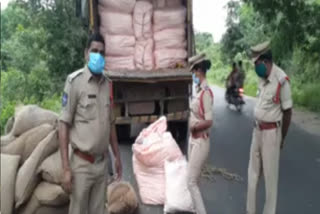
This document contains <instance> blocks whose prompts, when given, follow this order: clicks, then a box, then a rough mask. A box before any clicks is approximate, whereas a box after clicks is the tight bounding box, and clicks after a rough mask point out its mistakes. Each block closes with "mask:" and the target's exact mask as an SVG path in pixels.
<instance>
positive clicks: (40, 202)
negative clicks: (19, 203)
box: [19, 182, 69, 214]
mask: <svg viewBox="0 0 320 214" xmlns="http://www.w3.org/2000/svg"><path fill="white" fill-rule="evenodd" d="M68 202H69V196H68V194H67V193H65V192H64V191H63V189H62V187H61V186H59V185H55V184H50V183H47V182H41V183H40V184H39V185H38V186H37V188H36V189H35V190H34V192H33V194H32V197H31V198H30V200H29V201H28V203H27V204H26V205H25V206H23V207H22V208H21V209H20V210H19V214H34V213H36V212H37V210H38V209H40V207H41V206H63V205H66V204H68Z"/></svg>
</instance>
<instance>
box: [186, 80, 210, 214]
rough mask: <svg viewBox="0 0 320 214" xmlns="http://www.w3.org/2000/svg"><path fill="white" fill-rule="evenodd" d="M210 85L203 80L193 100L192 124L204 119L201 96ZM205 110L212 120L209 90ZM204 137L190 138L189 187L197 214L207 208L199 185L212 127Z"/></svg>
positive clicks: (205, 94)
mask: <svg viewBox="0 0 320 214" xmlns="http://www.w3.org/2000/svg"><path fill="white" fill-rule="evenodd" d="M207 87H208V84H207V82H206V81H204V82H202V84H201V86H200V90H199V91H198V92H197V94H196V95H195V97H194V98H193V100H192V102H191V112H190V114H191V115H190V126H193V125H195V124H196V123H198V122H200V121H203V118H202V116H201V114H200V97H201V94H202V92H203V90H205V89H206V88H207ZM202 99H203V108H204V109H203V110H204V114H203V115H204V119H205V120H212V117H213V112H212V107H213V105H212V104H213V97H212V96H211V94H210V92H209V91H207V90H206V91H205V92H204V94H203V97H202ZM203 136H204V137H200V138H197V139H195V138H193V137H192V135H190V138H189V148H188V159H189V163H188V187H189V190H190V193H191V196H192V200H193V204H194V206H195V210H196V212H197V214H205V213H206V209H205V206H204V204H203V200H202V196H201V193H200V190H199V187H198V181H199V178H200V174H201V170H202V168H203V166H204V164H205V162H206V160H207V158H208V156H209V151H210V129H208V130H205V131H204V132H203Z"/></svg>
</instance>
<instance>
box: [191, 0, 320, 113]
mask: <svg viewBox="0 0 320 214" xmlns="http://www.w3.org/2000/svg"><path fill="white" fill-rule="evenodd" d="M227 8H228V18H227V22H226V24H227V31H226V33H225V34H224V36H223V38H222V41H221V42H220V44H212V45H211V48H209V47H208V46H206V48H205V49H203V48H202V46H203V45H201V44H199V43H205V44H207V41H205V42H203V41H202V39H201V38H202V37H203V36H200V35H197V37H196V38H198V43H197V47H198V50H199V51H207V50H217V46H219V47H220V49H218V50H219V51H220V55H221V58H220V59H219V64H223V65H230V64H231V63H232V62H233V61H238V60H239V59H242V60H243V61H244V64H245V70H246V73H247V75H246V76H247V79H246V84H245V91H246V92H247V93H248V94H250V95H254V94H255V92H256V83H257V78H256V76H255V73H254V72H253V66H252V63H251V61H250V59H249V55H250V53H249V49H250V46H253V45H255V44H258V43H260V42H263V41H265V40H270V41H271V45H272V51H273V56H274V61H275V63H277V64H278V65H280V66H281V67H282V68H283V69H284V70H285V71H286V72H287V74H288V75H289V76H290V78H291V85H292V90H293V98H294V103H295V105H296V106H301V107H305V108H308V109H311V110H315V111H320V95H319V93H318V91H320V84H319V81H320V52H319V50H320V13H319V11H320V1H319V0H270V1H265V0H242V1H239V0H231V1H229V2H228V4H227ZM199 40H200V41H199ZM216 55H219V54H218V53H216ZM212 59H215V60H216V58H212ZM221 62H222V63H221ZM224 67H225V66H222V67H221V68H224ZM222 70H223V71H222V72H221V69H220V70H219V69H217V70H214V71H212V72H211V73H210V77H214V78H213V81H215V82H219V83H222V80H224V79H223V78H224V77H225V76H226V73H228V72H230V70H231V68H230V66H229V67H228V68H227V69H222Z"/></svg>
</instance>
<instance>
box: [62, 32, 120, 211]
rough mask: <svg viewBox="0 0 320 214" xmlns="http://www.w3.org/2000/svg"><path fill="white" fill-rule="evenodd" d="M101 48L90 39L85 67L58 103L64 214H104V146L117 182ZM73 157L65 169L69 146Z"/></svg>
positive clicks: (94, 38)
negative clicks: (110, 153)
mask: <svg viewBox="0 0 320 214" xmlns="http://www.w3.org/2000/svg"><path fill="white" fill-rule="evenodd" d="M104 47H105V45H104V40H103V37H102V36H101V35H100V34H93V35H92V36H91V37H90V38H89V40H88V44H87V49H86V50H85V59H86V62H87V63H86V65H85V67H84V68H82V69H80V70H78V71H76V72H74V73H72V74H70V75H69V76H68V78H67V81H66V84H65V88H64V93H63V97H62V113H61V117H60V125H59V140H60V149H61V156H62V161H63V180H62V186H63V188H64V190H65V191H66V192H68V193H70V194H71V195H70V199H71V203H70V208H69V214H93V213H94V214H104V213H105V202H106V200H105V194H106V185H107V184H106V181H107V159H106V154H107V151H108V146H109V142H111V147H112V150H113V153H114V155H115V159H116V160H115V168H116V171H117V174H118V178H120V177H121V173H122V172H121V170H122V169H121V168H122V167H121V161H120V156H119V149H118V143H117V137H116V132H115V126H114V125H113V123H112V121H111V120H112V117H111V115H112V113H111V105H110V104H111V103H110V90H109V86H110V82H109V79H107V78H106V77H105V76H104V75H103V69H104V64H105V61H104V52H105V48H104ZM69 142H70V144H71V148H72V151H73V152H72V154H73V155H72V156H71V160H70V163H69V158H68V144H69Z"/></svg>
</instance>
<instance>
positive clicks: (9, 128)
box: [4, 117, 14, 135]
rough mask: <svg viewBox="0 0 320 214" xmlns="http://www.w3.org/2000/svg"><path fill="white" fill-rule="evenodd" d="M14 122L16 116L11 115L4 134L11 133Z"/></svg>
mask: <svg viewBox="0 0 320 214" xmlns="http://www.w3.org/2000/svg"><path fill="white" fill-rule="evenodd" d="M13 124H14V117H10V118H9V119H8V121H7V123H6V127H5V128H4V134H5V135H6V134H9V133H10V132H11V130H12V127H13Z"/></svg>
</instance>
